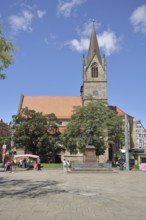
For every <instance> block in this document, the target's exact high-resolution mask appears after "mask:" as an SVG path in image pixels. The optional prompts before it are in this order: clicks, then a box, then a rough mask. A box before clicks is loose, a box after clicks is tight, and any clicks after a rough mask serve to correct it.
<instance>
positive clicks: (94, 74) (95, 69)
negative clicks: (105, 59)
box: [91, 63, 98, 78]
mask: <svg viewBox="0 0 146 220" xmlns="http://www.w3.org/2000/svg"><path fill="white" fill-rule="evenodd" d="M91 76H92V78H96V77H98V66H97V63H93V64H92V66H91Z"/></svg>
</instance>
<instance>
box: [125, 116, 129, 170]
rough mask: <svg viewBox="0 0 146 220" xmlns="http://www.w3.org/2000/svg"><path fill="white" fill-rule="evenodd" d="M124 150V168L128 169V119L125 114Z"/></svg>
mask: <svg viewBox="0 0 146 220" xmlns="http://www.w3.org/2000/svg"><path fill="white" fill-rule="evenodd" d="M125 150H126V155H125V156H126V170H127V171H129V147H128V120H127V115H126V114H125Z"/></svg>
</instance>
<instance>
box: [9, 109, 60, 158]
mask: <svg viewBox="0 0 146 220" xmlns="http://www.w3.org/2000/svg"><path fill="white" fill-rule="evenodd" d="M57 124H58V120H57V118H56V116H55V115H54V114H48V115H43V114H42V113H38V112H35V111H34V110H29V109H28V108H24V109H22V111H21V113H20V114H19V115H14V116H13V122H12V129H14V131H15V132H14V143H15V147H16V148H23V149H24V151H25V152H26V153H28V152H29V153H30V152H31V153H32V154H37V155H40V157H41V160H43V161H44V162H45V161H46V162H47V161H49V160H50V159H51V160H53V158H54V156H55V154H56V153H57V151H58V143H59V136H60V132H59V129H58V125H57Z"/></svg>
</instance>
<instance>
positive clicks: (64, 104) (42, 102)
mask: <svg viewBox="0 0 146 220" xmlns="http://www.w3.org/2000/svg"><path fill="white" fill-rule="evenodd" d="M75 106H82V100H81V97H80V96H23V99H22V103H21V106H20V108H21V109H22V108H25V107H28V108H29V109H31V110H35V111H36V112H42V113H43V114H50V113H54V114H55V115H56V117H57V118H64V119H69V118H70V117H71V115H72V114H73V109H74V107H75Z"/></svg>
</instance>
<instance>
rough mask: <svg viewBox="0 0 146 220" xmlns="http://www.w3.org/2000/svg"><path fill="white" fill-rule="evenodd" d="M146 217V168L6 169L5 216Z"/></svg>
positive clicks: (0, 201)
mask: <svg viewBox="0 0 146 220" xmlns="http://www.w3.org/2000/svg"><path fill="white" fill-rule="evenodd" d="M46 219H47V220H145V219H146V172H140V171H137V172H136V171H129V172H128V171H119V172H117V173H64V172H63V171H62V170H42V171H33V170H32V171H16V172H13V173H8V172H0V220H46Z"/></svg>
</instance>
